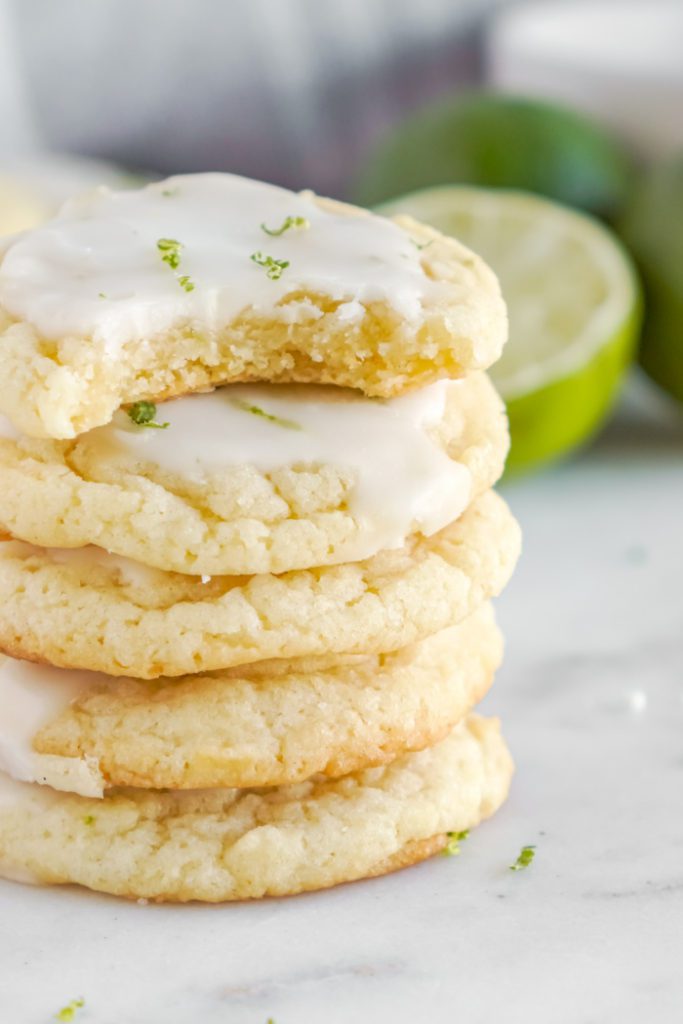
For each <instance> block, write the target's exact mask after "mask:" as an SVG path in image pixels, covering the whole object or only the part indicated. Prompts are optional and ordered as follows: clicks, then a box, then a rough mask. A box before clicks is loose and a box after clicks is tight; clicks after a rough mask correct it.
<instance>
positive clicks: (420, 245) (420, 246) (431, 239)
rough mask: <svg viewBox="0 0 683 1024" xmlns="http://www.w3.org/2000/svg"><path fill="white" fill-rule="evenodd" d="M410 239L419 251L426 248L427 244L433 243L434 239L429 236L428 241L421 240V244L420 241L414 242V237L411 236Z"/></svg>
mask: <svg viewBox="0 0 683 1024" xmlns="http://www.w3.org/2000/svg"><path fill="white" fill-rule="evenodd" d="M410 241H411V242H412V243H413V245H414V246H415V248H416V249H419V251H420V252H422V250H423V249H428V248H429V246H430V245H432V244H433V242H434V239H433V238H430V239H429V241H428V242H422V244H420V242H416V241H415V239H414V238H411V239H410Z"/></svg>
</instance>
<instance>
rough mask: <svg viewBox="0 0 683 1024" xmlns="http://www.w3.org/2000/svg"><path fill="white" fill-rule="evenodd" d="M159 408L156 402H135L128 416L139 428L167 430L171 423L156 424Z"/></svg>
mask: <svg viewBox="0 0 683 1024" xmlns="http://www.w3.org/2000/svg"><path fill="white" fill-rule="evenodd" d="M156 414H157V407H156V404H155V403H154V402H134V403H133V405H131V407H130V409H129V410H128V415H129V417H130V419H131V420H132V421H133V423H134V424H135V425H136V426H137V427H153V428H154V429H155V430H166V428H167V427H169V426H170V423H155V422H154V420H155V417H156Z"/></svg>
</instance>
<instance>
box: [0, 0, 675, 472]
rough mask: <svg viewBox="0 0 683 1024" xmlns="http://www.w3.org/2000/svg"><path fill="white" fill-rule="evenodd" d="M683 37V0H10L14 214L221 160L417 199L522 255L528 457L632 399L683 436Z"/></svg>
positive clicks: (6, 167) (8, 226) (392, 200)
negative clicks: (109, 186) (222, 0)
mask: <svg viewBox="0 0 683 1024" xmlns="http://www.w3.org/2000/svg"><path fill="white" fill-rule="evenodd" d="M682 44H683V2H681V0H536V2H533V3H529V2H514V0H507V2H506V0H420V2H419V3H412V2H410V3H409V2H403V0H343V2H341V3H340V2H335V3H332V2H330V0H287V2H286V3H281V4H274V3H272V0H269V2H266V0H231V2H230V3H229V4H228V3H220V2H218V0H192V2H191V3H190V2H187V0H163V2H162V0H145V3H140V2H139V0H97V2H92V0H60V3H59V4H55V3H54V2H53V0H0V113H1V115H2V126H3V131H2V133H1V134H0V233H9V232H14V231H17V230H21V229H22V228H24V227H27V226H30V225H31V224H34V223H37V222H39V221H40V220H41V219H44V218H45V217H47V216H49V215H50V214H51V213H52V212H53V211H54V210H55V208H56V207H57V205H58V204H59V203H60V202H61V201H62V200H63V199H64V198H66V197H67V196H68V195H70V194H72V193H74V192H77V191H81V190H83V189H86V188H89V187H92V186H93V185H96V184H99V183H101V182H105V183H107V184H113V185H115V186H121V185H122V186H127V185H130V184H132V183H134V182H136V181H139V180H140V179H144V178H145V177H154V176H159V175H166V174H171V173H175V172H184V171H201V170H226V171H232V172H235V173H239V174H245V175H250V176H253V177H258V178H262V179H265V180H269V181H273V182H276V183H278V184H282V185H286V186H288V187H290V188H303V187H310V188H313V189H315V190H316V191H318V192H321V193H323V194H327V195H333V196H337V197H340V198H344V199H349V200H351V201H355V202H359V203H361V204H363V205H367V206H371V207H376V208H379V209H381V210H383V211H384V212H389V213H391V212H395V211H407V212H411V213H413V214H414V215H415V216H417V217H419V218H420V219H422V220H425V221H429V222H431V223H433V224H434V225H435V226H437V227H439V228H441V229H442V230H444V231H446V232H451V233H453V234H456V235H458V236H459V237H461V238H462V239H463V241H465V242H466V243H467V244H469V245H471V247H472V248H474V249H476V250H478V251H480V252H481V254H482V255H483V256H484V257H485V258H486V259H487V260H488V261H489V262H490V263H491V264H492V265H493V266H494V269H496V270H497V272H498V273H499V275H500V277H501V281H502V284H503V289H504V292H505V295H506V299H507V301H508V304H509V308H510V314H511V343H510V345H509V346H508V350H507V352H506V355H505V357H504V359H503V360H502V361H501V364H500V365H499V367H498V368H496V370H495V377H496V381H497V383H498V386H499V388H500V390H501V392H502V394H503V396H504V397H505V399H506V401H507V403H508V408H509V412H510V416H511V421H512V431H513V453H512V460H511V467H512V470H513V471H527V470H530V469H537V468H539V467H541V466H543V465H546V464H549V463H551V462H553V461H555V460H556V459H559V458H562V457H564V456H566V455H568V454H569V453H571V452H573V451H575V450H576V449H579V448H581V447H582V446H584V445H585V444H586V443H587V442H589V441H590V440H591V438H593V437H594V435H595V433H596V432H597V431H598V430H599V429H600V428H601V427H603V425H604V423H605V422H606V421H607V420H608V419H609V417H610V416H611V415H612V413H613V409H614V407H615V404H616V403H617V399H619V398H621V401H620V404H619V418H618V419H617V426H616V427H614V426H613V427H612V428H611V429H612V430H617V429H618V430H619V431H621V432H622V433H623V432H627V433H628V435H629V437H631V438H632V440H633V443H639V442H643V443H647V438H648V437H651V436H653V435H657V434H665V435H666V437H667V438H668V439H669V440H670V441H671V443H674V444H678V443H681V438H683V426H682V420H681V414H680V408H681V403H683V59H682V58H681V45H682ZM636 362H639V363H640V364H641V365H642V367H643V368H644V372H643V371H639V372H636V371H634V370H633V366H634V365H635V364H636ZM626 380H628V388H627V391H626V398H624V382H625V381H626ZM648 381H654V382H655V384H654V385H650V384H648ZM620 436H622V435H620Z"/></svg>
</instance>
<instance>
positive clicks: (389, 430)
mask: <svg viewBox="0 0 683 1024" xmlns="http://www.w3.org/2000/svg"><path fill="white" fill-rule="evenodd" d="M460 386H461V385H460V384H459V383H457V382H450V381H442V382H440V383H438V384H433V385H430V386H429V387H427V388H423V389H421V390H419V391H415V392H413V393H411V394H409V395H405V396H402V397H400V398H394V399H390V400H388V401H377V400H373V399H370V398H366V397H364V396H362V395H360V394H359V393H357V392H353V391H346V390H342V389H339V388H322V387H313V386H311V385H292V386H283V385H268V384H266V385H259V386H252V385H241V384H237V385H229V386H227V387H224V388H219V389H218V390H216V391H213V392H211V393H209V394H201V395H190V396H186V397H184V398H179V399H176V400H174V401H170V402H165V403H163V404H161V405H159V406H158V408H157V416H156V422H158V423H164V422H167V423H168V424H169V426H168V427H167V428H166V429H165V430H156V429H150V428H147V427H139V426H136V425H135V424H133V423H132V421H131V419H130V417H129V416H128V415H127V413H125V412H123V411H119V412H118V413H116V415H115V416H114V419H113V421H112V422H111V423H110V424H108V425H107V426H104V427H98V428H97V429H96V430H94V431H92V432H91V435H90V436H91V438H92V439H94V440H95V441H96V442H99V443H101V444H102V445H104V446H106V451H107V452H111V451H112V449H113V450H115V451H117V452H118V453H125V454H126V455H127V456H129V457H130V458H131V459H133V460H137V461H140V460H143V461H145V462H147V463H152V464H155V465H157V466H159V467H162V468H163V469H165V470H167V471H170V472H173V473H174V474H177V475H179V476H181V477H183V478H185V479H191V480H193V481H196V482H202V481H204V480H205V479H206V476H207V474H209V473H211V472H217V471H221V470H224V469H225V468H226V467H229V466H242V465H250V466H255V467H256V468H257V469H259V470H261V471H264V472H268V471H273V470H276V469H278V468H282V467H287V466H306V465H309V466H311V465H331V466H335V467H339V468H340V469H348V470H351V471H353V473H354V475H355V481H356V482H355V487H354V489H353V492H352V494H351V497H350V501H349V508H350V511H351V512H352V513H353V515H354V517H355V518H356V520H357V522H358V523H359V530H358V537H357V545H356V546H355V547H354V549H353V550H352V551H351V550H349V551H348V552H347V557H348V558H349V559H360V558H365V557H369V555H371V554H373V553H374V552H376V551H378V550H380V549H386V548H395V547H400V546H401V545H402V544H403V543H404V542H405V539H406V537H407V536H408V534H409V533H410V532H411V530H412V529H414V528H415V527H416V526H417V528H418V529H419V530H420V532H422V533H423V534H424V535H425V536H430V535H431V534H433V533H436V532H437V531H438V530H440V529H442V528H443V527H444V526H446V525H447V524H448V523H450V522H452V521H453V520H454V519H456V518H457V517H458V516H459V515H460V514H461V513H462V512H463V511H464V509H465V508H466V507H467V504H468V502H469V499H470V488H471V480H470V474H469V472H468V470H467V469H466V468H465V467H464V466H463V465H461V464H460V463H458V462H455V461H454V460H453V459H451V458H449V457H448V455H447V454H446V453H445V452H444V450H443V449H442V448H441V447H440V446H439V445H438V443H437V442H436V441H435V440H434V439H433V438H431V437H430V435H429V434H428V433H427V430H428V428H429V427H430V426H433V425H435V424H437V423H439V422H440V421H441V420H442V418H443V416H444V410H445V405H446V401H447V399H448V396H449V393H450V391H451V389H453V388H458V387H460ZM249 408H256V409H260V410H262V412H264V413H266V414H267V415H269V416H274V417H276V421H275V422H274V421H272V420H269V419H267V418H266V417H265V416H261V415H258V414H256V413H254V412H250V411H249ZM345 550H346V549H345Z"/></svg>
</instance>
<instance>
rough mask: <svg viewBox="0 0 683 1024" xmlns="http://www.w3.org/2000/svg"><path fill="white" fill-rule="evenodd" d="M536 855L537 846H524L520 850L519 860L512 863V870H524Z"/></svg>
mask: <svg viewBox="0 0 683 1024" xmlns="http://www.w3.org/2000/svg"><path fill="white" fill-rule="evenodd" d="M535 856H536V847H535V846H533V845H531V846H523V847H522V849H521V850H520V851H519V855H518V857H517V860H516V861H515V862H514V864H511V865H510V871H523V870H524V868H528V867H529V865H530V864H531V863H532V861H533V859H534V857H535Z"/></svg>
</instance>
